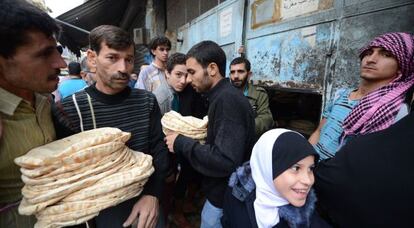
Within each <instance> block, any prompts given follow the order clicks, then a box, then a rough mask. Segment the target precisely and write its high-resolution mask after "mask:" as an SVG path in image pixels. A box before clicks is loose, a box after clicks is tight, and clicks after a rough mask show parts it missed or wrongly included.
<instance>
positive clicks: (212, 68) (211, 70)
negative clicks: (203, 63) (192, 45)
mask: <svg viewBox="0 0 414 228" xmlns="http://www.w3.org/2000/svg"><path fill="white" fill-rule="evenodd" d="M207 72H208V74H209V76H213V77H215V76H216V75H217V74H218V72H219V70H218V66H217V64H216V63H210V64H208V66H207Z"/></svg>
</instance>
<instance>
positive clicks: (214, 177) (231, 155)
mask: <svg viewBox="0 0 414 228" xmlns="http://www.w3.org/2000/svg"><path fill="white" fill-rule="evenodd" d="M207 96H208V100H209V110H208V120H209V121H208V128H207V139H206V144H205V145H202V144H200V143H199V142H198V141H196V140H193V139H191V138H188V137H185V136H182V135H179V136H178V137H177V138H176V140H175V143H174V151H175V152H176V154H177V155H178V156H184V157H185V158H186V159H187V160H188V161H189V163H190V164H191V166H192V167H193V168H194V169H195V170H197V171H198V172H200V173H201V174H203V176H204V178H203V191H204V192H205V194H206V197H207V199H208V200H209V201H210V202H211V203H212V204H213V205H214V206H215V207H219V208H221V207H222V204H223V197H224V193H225V190H226V185H227V180H228V178H229V176H230V174H231V173H232V172H234V171H235V170H236V168H237V167H239V166H240V165H241V164H242V163H243V162H244V161H246V160H248V158H249V157H250V154H251V149H252V147H253V143H254V139H255V132H254V116H253V111H252V109H251V107H250V104H249V102H248V100H247V98H246V97H244V96H243V94H242V93H240V91H239V90H237V89H236V88H234V87H233V86H232V85H231V84H230V83H229V82H228V81H227V80H221V81H220V82H219V83H217V85H216V86H215V87H214V88H212V89H211V90H210V91H209V92H208V94H207Z"/></svg>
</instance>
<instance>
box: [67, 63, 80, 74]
mask: <svg viewBox="0 0 414 228" xmlns="http://www.w3.org/2000/svg"><path fill="white" fill-rule="evenodd" d="M68 70H69V74H70V75H80V72H81V65H80V64H79V63H78V62H70V63H69V65H68Z"/></svg>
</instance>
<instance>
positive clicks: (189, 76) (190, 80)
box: [185, 74, 193, 84]
mask: <svg viewBox="0 0 414 228" xmlns="http://www.w3.org/2000/svg"><path fill="white" fill-rule="evenodd" d="M185 80H186V82H187V84H189V83H191V82H192V81H193V79H192V78H191V75H190V74H188V75H187V77H186V79H185Z"/></svg>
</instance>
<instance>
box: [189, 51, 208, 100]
mask: <svg viewBox="0 0 414 228" xmlns="http://www.w3.org/2000/svg"><path fill="white" fill-rule="evenodd" d="M185 65H186V66H187V72H188V75H187V82H188V83H191V85H192V86H193V88H194V89H195V90H196V91H197V92H198V93H203V92H207V91H208V90H210V89H211V87H212V82H211V79H210V76H209V75H208V72H207V69H204V68H203V67H202V66H201V65H200V64H199V63H198V62H197V60H196V59H195V58H193V57H190V58H188V59H187V61H186V64H185Z"/></svg>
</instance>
